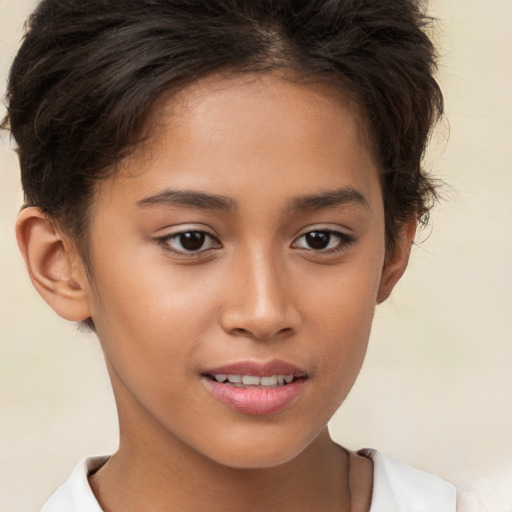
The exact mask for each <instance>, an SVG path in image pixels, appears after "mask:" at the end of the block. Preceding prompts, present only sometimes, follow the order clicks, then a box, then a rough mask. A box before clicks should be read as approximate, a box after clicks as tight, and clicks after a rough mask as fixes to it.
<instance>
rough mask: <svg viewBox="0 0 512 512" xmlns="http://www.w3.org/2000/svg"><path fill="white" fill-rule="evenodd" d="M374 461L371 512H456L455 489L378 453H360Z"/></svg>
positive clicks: (432, 476) (440, 480)
mask: <svg viewBox="0 0 512 512" xmlns="http://www.w3.org/2000/svg"><path fill="white" fill-rule="evenodd" d="M359 454H360V455H364V456H366V457H368V458H370V459H371V460H372V461H373V466H374V476H373V495H372V505H371V508H370V512H456V501H457V492H456V489H455V486H453V485H452V484H450V483H448V482H446V481H445V480H442V479H441V478H439V477H437V476H434V475H431V474H429V473H425V472H423V471H419V470H418V469H414V468H412V467H411V466H408V465H407V464H405V463H403V462H400V461H399V460H396V459H394V458H392V457H387V456H385V455H383V454H381V453H379V452H377V451H375V450H370V449H364V450H361V451H360V452H359Z"/></svg>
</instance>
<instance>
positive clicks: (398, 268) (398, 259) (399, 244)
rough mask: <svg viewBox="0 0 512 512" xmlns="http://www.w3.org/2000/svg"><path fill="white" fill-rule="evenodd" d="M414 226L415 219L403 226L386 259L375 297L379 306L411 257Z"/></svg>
mask: <svg viewBox="0 0 512 512" xmlns="http://www.w3.org/2000/svg"><path fill="white" fill-rule="evenodd" d="M416 226H417V221H416V219H411V220H409V221H407V222H406V223H404V224H403V226H402V229H401V230H400V234H399V237H398V239H397V241H396V244H395V248H394V251H393V254H392V255H391V256H390V257H388V258H386V261H385V263H384V268H383V270H382V278H381V282H380V287H379V293H378V295H377V304H381V303H382V302H384V301H385V300H386V299H387V298H388V297H389V296H390V295H391V292H392V291H393V288H394V287H395V285H396V283H398V281H399V280H400V278H401V277H402V275H403V273H404V272H405V269H406V268H407V264H408V263H409V256H410V255H411V247H412V244H413V243H414V235H415V234H416Z"/></svg>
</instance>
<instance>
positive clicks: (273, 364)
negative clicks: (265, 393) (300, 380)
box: [202, 359, 306, 377]
mask: <svg viewBox="0 0 512 512" xmlns="http://www.w3.org/2000/svg"><path fill="white" fill-rule="evenodd" d="M202 373H203V375H253V376H257V377H270V376H272V375H293V376H294V377H306V372H305V371H304V370H302V369H301V368H299V367H298V366H295V365H294V364H291V363H287V362H285V361H280V360H279V359H273V360H272V361H253V360H248V361H237V362H234V363H228V364H224V365H222V366H216V367H215V368H209V369H207V370H205V371H204V372H202Z"/></svg>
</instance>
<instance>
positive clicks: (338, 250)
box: [88, 74, 385, 468]
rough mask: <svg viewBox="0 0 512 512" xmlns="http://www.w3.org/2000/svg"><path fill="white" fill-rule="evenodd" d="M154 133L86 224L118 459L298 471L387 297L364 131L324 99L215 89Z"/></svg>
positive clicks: (375, 184) (181, 102) (193, 91)
mask: <svg viewBox="0 0 512 512" xmlns="http://www.w3.org/2000/svg"><path fill="white" fill-rule="evenodd" d="M152 127H153V130H152V135H151V136H150V137H149V139H148V140H147V142H146V143H145V144H144V145H142V146H140V147H138V148H137V149H136V150H135V151H134V153H133V154H132V155H131V156H130V157H128V158H127V159H126V160H125V161H124V162H122V165H121V167H120V169H119V171H118V173H117V174H116V176H115V177H114V178H112V179H109V180H107V181H105V182H102V183H101V184H100V186H99V189H98V192H97V201H96V202H95V205H94V212H93V217H92V221H91V240H90V249H91V256H92V270H93V274H94V277H95V286H94V289H91V290H90V291H89V299H88V300H89V308H90V312H91V316H92V318H93V320H94V324H95V326H96V329H97V333H98V336H99V338H100V340H101V343H102V346H103V349H104V352H105V357H106V360H107V364H108V368H109V372H110V376H111V379H112V383H113V387H114V392H115V395H116V401H117V404H118V408H119V415H120V422H121V442H122V443H123V442H126V443H129V442H133V443H135V441H133V440H134V439H137V442H139V443H144V445H145V446H146V447H148V446H151V445H153V444H155V439H158V440H159V441H158V443H157V444H158V446H159V448H158V449H160V450H161V449H164V448H162V447H171V448H170V449H178V447H179V449H186V450H189V451H191V452H193V453H195V454H196V455H198V456H199V457H206V458H208V459H210V460H212V461H215V462H218V463H221V464H224V465H227V466H231V467H247V468H248V467H253V468H254V467H270V466H274V465H277V464H281V463H284V462H286V461H289V460H291V459H293V458H294V457H296V456H297V455H299V454H300V453H301V452H303V451H304V450H305V449H306V447H308V446H314V443H316V442H319V439H322V438H323V437H324V436H326V435H327V430H326V424H327V422H328V420H329V419H330V418H331V416H332V414H333V413H334V412H335V411H336V409H337V408H338V407H339V405H340V404H341V403H342V402H343V400H344V399H345V397H346V396H347V394H348V392H349V390H350V388H351V386H352V384H353V383H354V380H355V378H356V376H357V374H358V372H359V369H360V367H361V364H362V361H363V357H364V354H365V350H366V346H367V341H368V337H369V333H370V326H371V322H372V317H373V313H374V308H375V304H376V301H377V298H378V294H379V287H380V285H381V278H382V269H383V265H384V257H385V249H384V247H385V240H384V211H383V201H382V196H381V188H380V184H379V172H378V168H377V165H376V163H375V161H374V158H373V155H372V151H371V149H370V145H369V144H368V142H367V139H366V137H365V135H364V131H363V130H362V125H361V122H360V116H359V115H358V113H357V110H356V108H355V107H354V106H353V105H351V104H350V103H349V102H348V101H346V100H345V99H344V98H343V97H342V96H341V95H340V94H339V93H337V92H335V91H333V90H331V89H329V88H328V87H327V86H323V85H318V84H317V85H304V84H298V83H294V82H291V81H286V80H283V79H282V78H281V77H279V76H276V75H270V74H269V75H262V76H249V77H248V76H244V77H231V78H225V77H224V78H222V77H218V76H217V77H211V78H208V79H205V80H203V81H201V82H198V83H195V84H193V85H192V86H189V87H188V88H187V89H185V90H183V91H181V92H180V93H179V95H178V96H174V97H173V98H172V99H169V100H168V101H165V100H162V102H161V103H160V105H159V107H158V108H157V109H156V110H155V114H154V119H153V124H152ZM123 440H124V441H123ZM130 440H132V441H130Z"/></svg>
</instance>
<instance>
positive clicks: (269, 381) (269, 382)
mask: <svg viewBox="0 0 512 512" xmlns="http://www.w3.org/2000/svg"><path fill="white" fill-rule="evenodd" d="M277 380H278V376H277V375H272V377H261V378H260V384H261V385H262V386H275V385H276V384H277Z"/></svg>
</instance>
